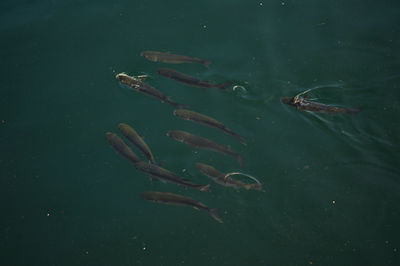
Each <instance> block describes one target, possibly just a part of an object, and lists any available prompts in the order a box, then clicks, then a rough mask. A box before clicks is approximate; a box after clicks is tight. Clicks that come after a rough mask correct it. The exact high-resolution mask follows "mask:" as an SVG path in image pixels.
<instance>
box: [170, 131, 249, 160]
mask: <svg viewBox="0 0 400 266" xmlns="http://www.w3.org/2000/svg"><path fill="white" fill-rule="evenodd" d="M167 136H168V137H171V138H173V139H175V140H177V141H180V142H182V143H185V144H187V145H190V146H192V147H195V148H202V149H209V150H213V151H217V152H220V153H224V154H228V155H232V156H233V157H235V158H236V159H237V160H238V162H239V164H240V166H242V165H243V161H244V159H243V158H242V157H241V156H240V155H239V154H237V153H236V152H234V151H232V150H231V148H229V147H227V146H224V145H221V144H218V143H216V142H214V141H211V140H209V139H206V138H203V137H200V136H197V135H193V134H191V133H188V132H185V131H181V130H171V131H168V133H167Z"/></svg>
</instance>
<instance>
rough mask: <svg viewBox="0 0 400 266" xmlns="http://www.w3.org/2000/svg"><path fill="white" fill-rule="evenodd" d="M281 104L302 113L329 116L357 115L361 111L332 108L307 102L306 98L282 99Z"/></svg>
mask: <svg viewBox="0 0 400 266" xmlns="http://www.w3.org/2000/svg"><path fill="white" fill-rule="evenodd" d="M281 102H282V103H284V104H287V105H290V106H293V107H295V108H297V109H299V110H302V111H311V112H317V113H328V114H357V113H358V112H360V111H361V109H357V108H343V107H338V106H331V105H326V104H322V103H317V102H311V101H307V100H305V99H304V98H298V97H293V98H291V97H284V98H281Z"/></svg>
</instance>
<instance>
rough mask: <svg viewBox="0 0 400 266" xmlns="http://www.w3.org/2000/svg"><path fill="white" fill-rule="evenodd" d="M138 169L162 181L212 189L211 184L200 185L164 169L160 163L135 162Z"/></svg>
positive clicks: (198, 188) (207, 189)
mask: <svg viewBox="0 0 400 266" xmlns="http://www.w3.org/2000/svg"><path fill="white" fill-rule="evenodd" d="M135 167H136V169H138V170H140V171H142V172H145V173H147V174H150V175H151V176H152V177H155V178H158V179H160V180H161V181H167V182H171V183H175V184H178V185H182V186H186V187H191V188H194V189H197V190H200V191H203V192H209V190H210V184H207V185H198V184H195V183H192V182H190V181H189V180H187V179H184V178H181V177H180V176H178V175H176V174H174V173H173V172H171V171H168V170H167V169H164V168H162V167H160V166H158V165H155V164H151V163H146V162H138V163H136V164H135Z"/></svg>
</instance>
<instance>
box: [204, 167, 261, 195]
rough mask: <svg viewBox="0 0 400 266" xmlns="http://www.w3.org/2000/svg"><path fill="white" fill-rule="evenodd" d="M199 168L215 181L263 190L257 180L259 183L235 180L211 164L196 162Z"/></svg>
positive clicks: (228, 185) (232, 185) (230, 185)
mask: <svg viewBox="0 0 400 266" xmlns="http://www.w3.org/2000/svg"><path fill="white" fill-rule="evenodd" d="M196 167H197V169H199V170H200V172H202V173H203V174H204V175H206V176H208V177H210V178H211V179H212V180H213V181H214V182H215V183H217V184H220V185H222V186H226V187H233V188H236V189H240V188H245V189H246V190H251V189H253V190H262V185H261V183H259V182H258V181H257V183H253V184H248V183H244V182H242V181H240V180H235V179H232V178H230V177H229V176H227V175H229V174H224V173H221V172H220V171H218V170H216V169H215V168H214V167H212V166H211V165H207V164H204V163H196Z"/></svg>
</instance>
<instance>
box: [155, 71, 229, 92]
mask: <svg viewBox="0 0 400 266" xmlns="http://www.w3.org/2000/svg"><path fill="white" fill-rule="evenodd" d="M158 74H160V75H161V76H164V77H167V78H170V79H173V80H176V81H179V82H182V83H185V84H188V85H191V86H195V87H200V88H217V89H221V90H227V89H228V87H227V86H229V85H230V84H232V82H225V83H221V84H213V83H210V82H208V81H204V80H199V79H197V78H194V77H192V76H189V75H186V74H183V73H180V72H178V71H175V70H172V69H169V68H159V69H158Z"/></svg>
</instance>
